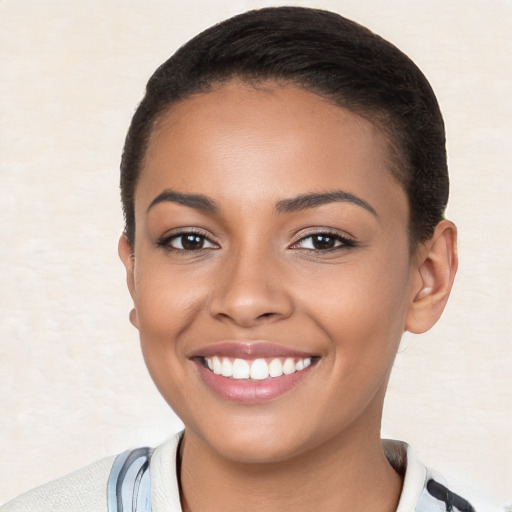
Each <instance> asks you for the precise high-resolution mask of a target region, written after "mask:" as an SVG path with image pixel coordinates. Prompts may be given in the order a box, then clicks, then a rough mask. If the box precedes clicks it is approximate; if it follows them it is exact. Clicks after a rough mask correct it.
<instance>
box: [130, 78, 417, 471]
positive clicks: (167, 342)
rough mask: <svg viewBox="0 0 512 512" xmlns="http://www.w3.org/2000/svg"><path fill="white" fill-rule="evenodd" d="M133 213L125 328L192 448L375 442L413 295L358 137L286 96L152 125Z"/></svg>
mask: <svg viewBox="0 0 512 512" xmlns="http://www.w3.org/2000/svg"><path fill="white" fill-rule="evenodd" d="M135 214H136V235H135V245H134V256H133V259H132V258H130V257H128V256H127V254H128V252H129V251H128V249H127V243H126V241H123V240H122V241H121V253H122V254H123V253H124V258H123V259H124V261H125V264H126V266H127V269H128V284H129V287H130V291H131V293H132V297H133V300H134V304H135V313H134V316H133V322H134V324H135V325H136V327H137V328H138V329H139V331H140V338H141V344H142V350H143V354H144V357H145V360H146V364H147V366H148V368H149V372H150V373H151V376H152V378H153V380H154V381H155V383H156V385H157V387H158V389H159V390H160V392H161V393H162V395H163V396H164V398H165V399H166V400H167V402H168V403H169V404H170V405H171V407H172V408H173V409H174V410H175V412H176V413H177V414H178V415H179V416H180V417H181V419H182V420H183V422H184V423H185V425H186V428H187V432H188V433H189V434H190V436H193V437H194V438H195V439H196V440H197V441H198V442H202V443H204V444H205V446H208V447H210V448H211V449H212V450H214V451H215V452H216V453H218V454H221V455H222V456H224V457H228V458H230V459H237V460H243V461H249V462H251V461H252V462H262V461H277V460H284V459H287V458H290V457H293V456H294V455H298V454H301V453H305V452H307V451H308V450H310V449H314V448H318V447H319V446H320V445H326V444H329V443H331V442H337V441H340V440H343V439H348V438H350V437H351V436H352V437H354V436H355V437H357V436H360V437H361V436H363V437H364V436H367V435H368V433H369V432H371V433H376V435H378V434H379V428H380V416H381V409H382V401H383V397H384V393H385V388H386V384H387V380H388V377H389V372H390V369H391V366H392V363H393V359H394V356H395V352H396V350H397V346H398V344H399V341H400V338H401V335H402V333H403V331H404V326H405V323H406V317H407V315H408V312H409V306H410V303H411V297H412V296H413V287H414V286H413V285H414V282H415V281H414V269H413V265H412V264H411V257H410V253H409V241H408V237H407V223H408V206H407V198H406V195H405V192H404V191H403V189H402V187H401V186H400V185H399V184H398V183H397V182H396V181H395V180H394V179H393V177H392V175H391V173H390V171H389V167H388V159H387V153H386V144H385V139H384V138H383V136H382V135H381V134H380V133H379V132H378V130H377V129H376V128H375V127H374V126H373V125H372V124H371V123H370V122H368V121H366V120H364V119H362V118H360V117H358V116H357V115H355V114H353V113H351V112H349V111H346V110H344V109H342V108H339V107H336V106H333V105H331V104H329V103H327V102H325V101H324V100H322V99H321V98H320V97H318V96H316V95H315V94H313V93H310V92H306V91H303V90H300V89H298V88H295V87H293V86H276V85H268V86H267V87H261V88H258V89H255V88H253V87H252V86H249V85H244V84H239V83H232V84H229V85H224V86H222V87H221V88H219V89H217V90H215V91H213V92H210V93H207V94H203V95H197V96H194V97H192V98H189V99H187V100H185V101H183V102H182V103H180V104H178V105H175V106H173V107H172V109H171V110H170V111H169V112H168V113H166V114H165V115H164V116H163V117H162V118H161V119H160V120H159V121H158V123H157V125H156V127H155V129H154V131H153V133H152V137H151V140H150V143H149V147H148V151H147V155H146V159H145V162H144V165H143V169H142V172H141V176H140V180H139V183H138V185H137V189H136V194H135Z"/></svg>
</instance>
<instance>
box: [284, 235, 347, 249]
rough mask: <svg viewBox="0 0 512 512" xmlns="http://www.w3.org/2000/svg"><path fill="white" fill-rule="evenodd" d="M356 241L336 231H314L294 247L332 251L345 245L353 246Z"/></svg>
mask: <svg viewBox="0 0 512 512" xmlns="http://www.w3.org/2000/svg"><path fill="white" fill-rule="evenodd" d="M353 246H354V242H352V240H350V239H348V238H345V237H343V236H341V235H338V234H334V233H314V234H312V235H309V236H305V237H304V238H302V239H301V240H299V241H298V242H297V243H296V244H295V246H294V248H297V249H308V250H311V251H330V250H334V249H341V248H343V247H353Z"/></svg>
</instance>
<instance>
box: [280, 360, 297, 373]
mask: <svg viewBox="0 0 512 512" xmlns="http://www.w3.org/2000/svg"><path fill="white" fill-rule="evenodd" d="M293 372H295V361H294V360H293V359H292V358H291V357H288V358H287V359H286V361H285V362H284V363H283V373H284V374H285V375H290V374H291V373H293Z"/></svg>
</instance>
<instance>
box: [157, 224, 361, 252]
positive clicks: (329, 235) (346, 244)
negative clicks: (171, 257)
mask: <svg viewBox="0 0 512 512" xmlns="http://www.w3.org/2000/svg"><path fill="white" fill-rule="evenodd" d="M186 236H195V237H197V238H200V239H201V240H202V242H203V244H204V243H209V244H211V246H210V247H199V248H197V249H186V248H185V247H183V237H186ZM314 237H324V238H325V239H329V240H334V243H335V244H336V243H337V245H334V247H329V248H324V249H318V248H314V247H312V248H310V247H302V249H303V250H305V251H308V252H315V253H328V252H333V251H337V250H341V249H350V248H352V247H355V246H356V242H355V241H354V240H352V239H351V238H349V237H347V236H343V235H340V234H339V233H335V232H331V231H316V232H314V233H310V234H308V235H306V236H303V237H302V238H300V239H299V240H298V241H297V242H294V243H293V244H292V245H291V246H290V248H291V249H293V250H300V249H301V247H300V244H301V243H304V242H305V241H306V240H308V239H313V238H314ZM180 238H181V239H182V243H181V246H182V247H181V248H178V247H173V246H172V245H171V242H173V241H174V240H178V239H180ZM313 244H314V242H313ZM156 245H157V247H161V248H164V249H165V250H167V251H170V252H176V253H182V254H183V253H192V252H196V253H198V252H202V251H208V250H211V249H217V248H218V245H217V244H216V243H215V242H212V240H211V239H210V238H209V237H208V236H207V235H206V234H205V233H203V232H202V231H198V230H193V229H189V230H186V231H180V232H178V233H173V234H171V235H167V236H163V237H162V238H161V239H159V240H158V241H157V242H156ZM214 246H216V247H214Z"/></svg>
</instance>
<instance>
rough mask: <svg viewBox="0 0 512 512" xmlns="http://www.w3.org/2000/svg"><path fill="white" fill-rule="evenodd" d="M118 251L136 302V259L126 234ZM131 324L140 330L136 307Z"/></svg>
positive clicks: (120, 240)
mask: <svg viewBox="0 0 512 512" xmlns="http://www.w3.org/2000/svg"><path fill="white" fill-rule="evenodd" d="M117 251H118V253H119V257H120V258H121V261H122V262H123V265H124V268H125V269H126V284H127V285H128V290H129V292H130V295H131V297H132V299H134V300H135V277H134V265H135V259H134V254H133V251H132V248H131V245H130V242H129V241H128V239H127V238H126V235H125V234H124V233H123V234H122V235H121V236H120V238H119V243H118V246H117ZM130 322H131V323H132V324H133V325H134V326H135V327H136V328H137V329H138V328H139V323H138V320H137V309H136V308H135V307H134V308H133V309H132V310H131V311H130Z"/></svg>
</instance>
